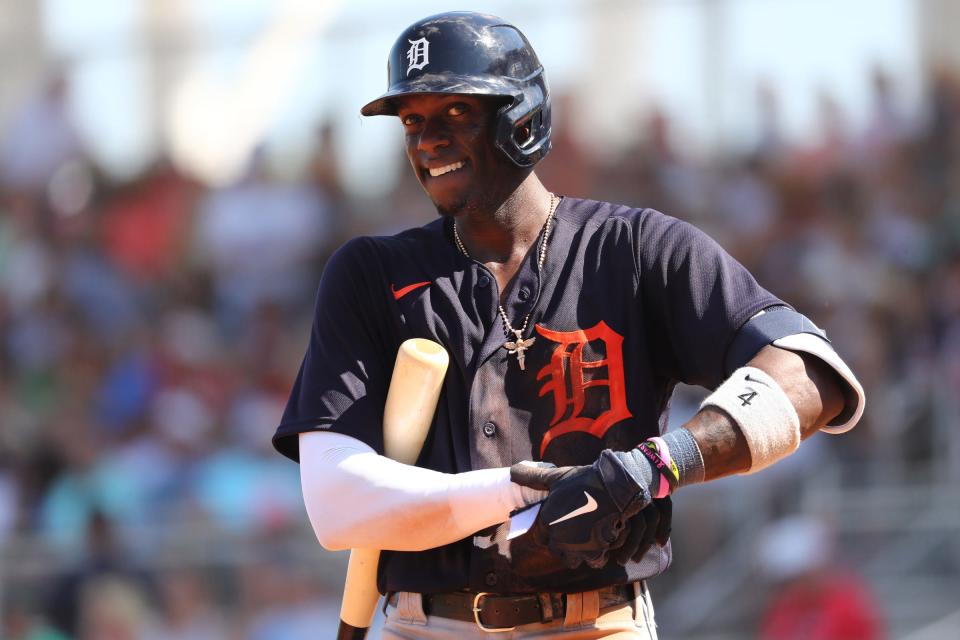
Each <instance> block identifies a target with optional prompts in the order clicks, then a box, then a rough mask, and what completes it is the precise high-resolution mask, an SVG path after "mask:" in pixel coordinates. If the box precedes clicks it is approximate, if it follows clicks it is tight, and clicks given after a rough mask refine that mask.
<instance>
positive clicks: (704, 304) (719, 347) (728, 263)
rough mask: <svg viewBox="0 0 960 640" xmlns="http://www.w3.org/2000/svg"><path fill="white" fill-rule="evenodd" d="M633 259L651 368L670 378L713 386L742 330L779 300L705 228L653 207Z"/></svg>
mask: <svg viewBox="0 0 960 640" xmlns="http://www.w3.org/2000/svg"><path fill="white" fill-rule="evenodd" d="M637 259H638V268H639V270H640V298H641V304H642V305H643V312H644V319H645V322H646V326H647V330H648V332H649V334H650V335H649V344H650V345H651V349H652V356H653V360H654V367H655V369H656V371H657V373H659V374H660V375H662V376H665V377H667V378H669V379H672V380H677V381H680V382H684V383H687V384H696V385H700V386H703V387H707V388H711V389H712V388H714V387H716V386H717V385H719V384H720V383H721V382H722V381H723V379H724V378H725V375H726V372H725V371H724V360H725V355H726V351H727V348H728V347H729V345H730V343H731V342H732V341H733V338H734V336H735V335H736V333H737V331H738V330H739V329H740V327H742V326H743V324H744V323H745V322H746V321H747V320H749V319H750V317H751V316H753V315H754V314H756V313H757V312H759V311H761V310H763V309H765V308H767V307H770V306H773V305H782V304H784V303H783V302H782V301H781V300H779V299H778V298H777V297H776V296H774V295H773V294H771V293H770V292H769V291H767V290H766V289H764V288H763V287H761V286H760V285H759V284H757V281H756V280H755V279H754V278H753V276H752V275H751V274H750V272H749V271H747V269H746V268H745V267H744V266H743V265H741V264H740V263H739V262H737V261H736V260H735V259H733V258H732V257H731V256H730V255H729V254H728V253H727V252H726V251H724V250H723V248H722V247H720V245H719V244H717V243H716V242H715V241H714V240H713V239H712V238H710V237H709V236H708V235H707V234H706V233H704V232H703V231H701V230H699V229H697V228H696V227H694V226H693V225H691V224H689V223H687V222H683V221H681V220H678V219H676V218H672V217H670V216H667V215H664V214H662V213H659V212H657V211H652V210H646V211H644V215H643V216H642V218H641V222H640V233H639V242H638V247H637Z"/></svg>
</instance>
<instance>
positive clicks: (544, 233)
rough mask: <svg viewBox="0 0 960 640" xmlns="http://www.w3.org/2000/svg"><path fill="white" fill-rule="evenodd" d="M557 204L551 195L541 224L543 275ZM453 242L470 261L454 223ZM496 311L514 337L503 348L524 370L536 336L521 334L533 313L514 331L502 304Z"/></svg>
mask: <svg viewBox="0 0 960 640" xmlns="http://www.w3.org/2000/svg"><path fill="white" fill-rule="evenodd" d="M558 204H560V197H559V196H557V195H556V194H554V193H551V194H550V212H549V213H547V219H546V221H545V222H544V223H543V229H541V235H540V247H539V248H538V250H537V270H538V271H540V272H541V273H543V263H544V260H546V257H547V240H548V239H549V238H550V230H551V229H552V228H553V225H552V222H553V214H554V213H556V211H557V205H558ZM453 240H454V242H456V243H457V248H458V249H460V253H462V254H463V255H465V256H466V257H467V258H470V259H471V260H472V259H473V258H472V257H471V256H470V253H469V252H468V251H467V247H466V246H464V244H463V240H461V239H460V232H458V231H457V223H456V221H454V223H453ZM497 310H498V311H499V312H500V317H501V318H503V332H504V335H505V336H507V338H509V337H510V334H511V333H512V334H513V335H514V336H515V338H514V339H512V340H507V341H506V342H505V343H504V344H503V348H504V349H506V350H507V353H509V354H511V355H513V354H516V355H517V362H518V363H519V364H520V370H521V371H523V370H524V369H525V366H524V361H525V360H526V354H525V351H526V350H527V349H529V348H530V346H531V345H532V344H533V343H534V341H535V340H536V339H537V338H536V336H530V337H529V338H527V339H526V340H524V339H523V332H524V331H526V330H527V324H528V323H529V322H530V314H531V313H533V309H530V311H528V312H527V315H526V317H524V319H523V325H522V326H521V327H520V328H519V329H514V328H513V325H512V324H510V319H509V318H507V312H506V311H504V309H503V304H498V305H497Z"/></svg>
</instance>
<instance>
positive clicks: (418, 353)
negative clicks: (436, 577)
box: [337, 338, 450, 640]
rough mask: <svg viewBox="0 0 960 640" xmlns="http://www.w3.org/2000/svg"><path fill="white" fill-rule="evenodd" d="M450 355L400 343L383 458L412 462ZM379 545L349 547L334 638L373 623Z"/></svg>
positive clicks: (347, 637) (432, 346)
mask: <svg viewBox="0 0 960 640" xmlns="http://www.w3.org/2000/svg"><path fill="white" fill-rule="evenodd" d="M449 361H450V357H449V355H448V354H447V352H446V350H445V349H444V348H443V347H441V346H440V345H439V344H437V343H436V342H433V341H432V340H426V339H424V338H411V339H410V340H407V341H405V342H404V343H403V344H401V345H400V349H399V350H398V351H397V362H396V364H395V365H394V367H393V376H392V377H391V379H390V389H389V391H388V392H387V404H386V406H385V407H384V409H383V449H384V453H385V454H386V456H387V457H388V458H391V459H393V460H396V461H398V462H402V463H404V464H414V463H416V461H417V457H418V456H419V455H420V450H421V449H422V448H423V442H424V440H426V438H427V433H428V432H429V431H430V424H431V423H432V422H433V414H434V413H436V410H437V400H438V399H439V398H440V388H441V387H442V386H443V377H444V376H445V375H446V373H447V365H448V364H449ZM379 561H380V550H379V549H352V550H351V551H350V563H349V564H348V565H347V578H346V580H345V582H344V584H343V602H342V604H341V605H340V628H339V629H338V631H337V640H362V639H363V638H364V637H366V635H367V629H368V628H369V627H370V624H371V623H372V622H373V614H374V611H376V608H377V602H378V600H379V599H380V593H379V592H378V591H377V564H378V563H379Z"/></svg>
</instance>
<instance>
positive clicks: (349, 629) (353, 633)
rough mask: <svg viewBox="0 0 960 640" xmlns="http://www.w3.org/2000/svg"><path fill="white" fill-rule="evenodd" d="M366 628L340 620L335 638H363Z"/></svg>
mask: <svg viewBox="0 0 960 640" xmlns="http://www.w3.org/2000/svg"><path fill="white" fill-rule="evenodd" d="M368 628H369V627H355V626H353V625H352V624H347V623H346V622H344V621H343V620H341V621H340V626H339V627H338V628H337V640H363V639H364V638H366V637H367V629H368Z"/></svg>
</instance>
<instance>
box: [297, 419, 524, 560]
mask: <svg viewBox="0 0 960 640" xmlns="http://www.w3.org/2000/svg"><path fill="white" fill-rule="evenodd" d="M300 483H301V487H302V489H303V501H304V504H305V505H306V508H307V515H308V516H309V518H310V524H311V525H313V530H314V533H316V535H317V539H318V540H319V541H320V544H322V545H323V546H324V547H326V548H327V549H331V550H337V549H349V548H353V547H361V548H362V547H368V548H374V549H391V550H396V551H420V550H423V549H430V548H432V547H437V546H440V545H444V544H448V543H450V542H454V541H456V540H460V539H462V538H464V537H466V536H468V535H470V534H472V533H475V532H477V531H479V530H480V529H484V528H486V527H489V526H491V525H494V524H499V523H501V522H504V521H506V520H507V519H508V518H509V517H510V512H511V511H513V510H514V509H517V508H519V507H521V506H524V505H523V504H522V503H520V502H519V492H517V491H516V489H515V486H514V485H513V483H512V482H510V469H509V468H507V467H502V468H497V469H482V470H479V471H468V472H465V473H455V474H450V473H440V472H439V471H431V470H430V469H422V468H420V467H414V466H410V465H405V464H401V463H399V462H396V461H394V460H390V459H389V458H386V457H384V456H381V455H378V454H377V453H376V452H375V451H374V450H373V449H372V448H370V447H369V446H367V445H366V444H364V443H363V442H361V441H360V440H357V439H356V438H351V437H350V436H345V435H342V434H339V433H331V432H323V431H316V432H309V433H302V434H300Z"/></svg>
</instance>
